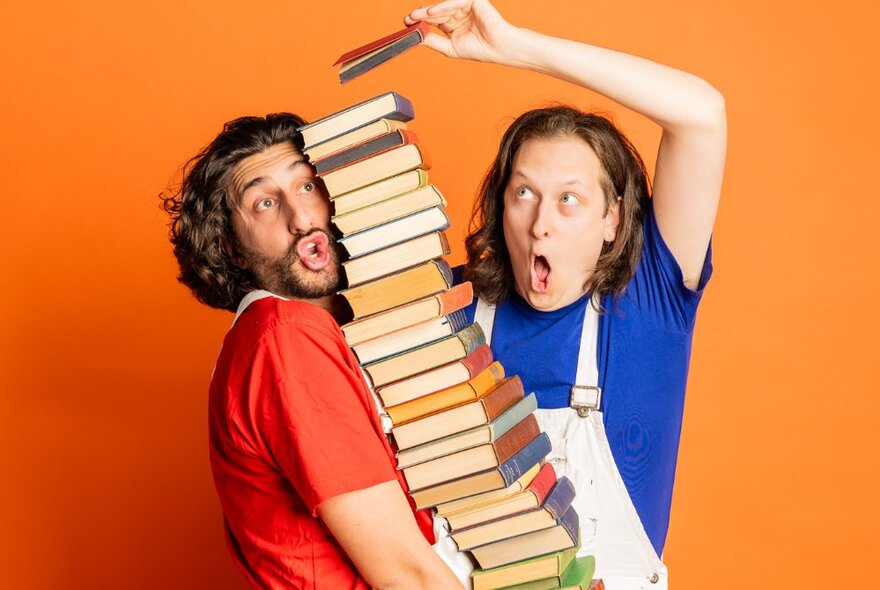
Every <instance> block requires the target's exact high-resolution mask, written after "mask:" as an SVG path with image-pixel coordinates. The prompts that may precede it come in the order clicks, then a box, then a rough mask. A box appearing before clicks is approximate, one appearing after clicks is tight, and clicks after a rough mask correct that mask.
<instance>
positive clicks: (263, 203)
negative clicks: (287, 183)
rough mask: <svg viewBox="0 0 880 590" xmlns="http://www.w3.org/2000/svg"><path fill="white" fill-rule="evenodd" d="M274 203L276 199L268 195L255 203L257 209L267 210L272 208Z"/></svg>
mask: <svg viewBox="0 0 880 590" xmlns="http://www.w3.org/2000/svg"><path fill="white" fill-rule="evenodd" d="M274 204H275V199H270V198H268V197H267V198H265V199H260V200H259V201H257V202H256V204H254V209H256V210H257V211H265V210H266V209H271V208H272V206H273V205H274Z"/></svg>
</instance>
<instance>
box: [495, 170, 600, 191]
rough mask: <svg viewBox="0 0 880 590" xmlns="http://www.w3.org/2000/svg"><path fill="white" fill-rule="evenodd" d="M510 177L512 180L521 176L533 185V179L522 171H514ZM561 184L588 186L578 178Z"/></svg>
mask: <svg viewBox="0 0 880 590" xmlns="http://www.w3.org/2000/svg"><path fill="white" fill-rule="evenodd" d="M510 176H511V178H513V177H514V176H521V177H522V178H524V179H525V181H526V182H528V183H531V182H532V179H531V178H529V175H528V174H526V173H525V172H523V171H521V170H514V171H513V173H512V174H511V175H510ZM561 184H562V185H563V186H571V185H574V184H577V185H580V186H583V187H586V186H587V185H586V184H585V183H584V182H583V181H582V180H580V179H577V178H572V179H570V180H566V181H565V182H563V183H561Z"/></svg>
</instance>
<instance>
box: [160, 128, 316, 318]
mask: <svg viewBox="0 0 880 590" xmlns="http://www.w3.org/2000/svg"><path fill="white" fill-rule="evenodd" d="M303 125H305V121H304V120H303V119H302V118H300V117H298V116H297V115H294V114H291V113H273V114H270V115H266V116H265V117H241V118H238V119H235V120H233V121H229V122H228V123H226V124H225V125H223V131H222V132H220V134H219V135H218V136H217V137H216V138H215V139H214V141H212V142H211V143H210V144H208V145H207V146H206V147H205V148H204V149H202V151H200V152H199V153H198V154H197V155H196V156H195V157H193V158H192V159H191V160H189V162H187V163H186V164H185V165H184V167H183V179H182V180H181V183H180V187H179V189H178V190H176V191H171V193H170V194H163V195H161V197H160V198H161V199H162V207H163V208H164V209H165V211H166V212H167V213H168V215H170V217H171V224H170V228H171V232H170V239H171V243H172V244H173V245H174V256H175V257H176V258H177V263H178V265H179V267H180V275H179V276H178V277H177V280H179V281H180V282H181V283H183V284H184V285H186V286H187V287H189V289H190V291H192V294H193V295H194V296H195V298H196V299H198V300H199V301H201V302H202V303H204V304H205V305H209V306H211V307H215V308H217V309H225V310H228V311H235V309H236V307H237V306H238V303H239V301H241V298H242V297H244V296H245V294H247V292H248V291H251V290H253V289H255V288H258V285H257V283H256V279H255V277H254V275H253V274H252V273H251V272H250V271H249V270H246V269H243V268H239V267H238V266H236V265H235V264H233V262H232V258H231V257H230V254H229V252H228V251H229V250H232V251H233V252H234V251H235V250H236V246H237V240H236V238H235V232H234V231H233V229H232V220H231V218H230V208H229V203H228V194H227V192H228V189H229V180H230V176H231V173H232V169H233V168H235V165H236V164H238V163H239V162H240V161H241V160H243V159H244V158H247V157H248V156H251V155H253V154H258V153H260V152H262V151H263V150H266V149H268V148H270V147H271V146H273V145H276V144H279V143H284V142H288V141H289V142H292V143H293V145H294V146H296V147H297V148H298V149H302V147H303V146H302V136H301V135H300V133H299V132H298V131H297V128H298V127H301V126H303Z"/></svg>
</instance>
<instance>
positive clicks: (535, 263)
mask: <svg viewBox="0 0 880 590" xmlns="http://www.w3.org/2000/svg"><path fill="white" fill-rule="evenodd" d="M530 271H531V272H530V274H531V278H532V290H533V291H535V292H536V293H546V292H547V290H548V289H549V288H550V262H549V261H548V260H547V259H546V258H545V257H543V256H541V255H537V256H533V257H532V267H531V269H530Z"/></svg>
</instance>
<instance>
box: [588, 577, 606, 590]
mask: <svg viewBox="0 0 880 590" xmlns="http://www.w3.org/2000/svg"><path fill="white" fill-rule="evenodd" d="M589 590H605V581H604V580H603V579H602V578H599V579H598V580H593V581H592V582H590V588H589Z"/></svg>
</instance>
